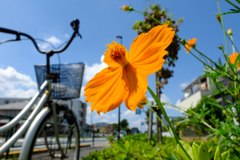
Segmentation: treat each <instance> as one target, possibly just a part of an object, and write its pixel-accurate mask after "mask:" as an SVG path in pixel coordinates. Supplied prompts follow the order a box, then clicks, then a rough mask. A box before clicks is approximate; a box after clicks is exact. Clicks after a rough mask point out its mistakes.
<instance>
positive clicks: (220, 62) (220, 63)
mask: <svg viewBox="0 0 240 160" xmlns="http://www.w3.org/2000/svg"><path fill="white" fill-rule="evenodd" d="M218 63H219V65H220V66H221V67H222V61H221V58H220V57H219V59H218Z"/></svg>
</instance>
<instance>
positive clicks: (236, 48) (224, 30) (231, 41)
mask: <svg viewBox="0 0 240 160" xmlns="http://www.w3.org/2000/svg"><path fill="white" fill-rule="evenodd" d="M220 25H221V27H222V29H223V26H222V23H220ZM224 32H225V34H226V35H227V37H228V39H229V40H230V41H231V43H232V45H233V46H234V48H235V49H236V51H237V52H239V51H238V49H237V47H236V45H235V44H234V42H233V39H231V38H230V36H229V35H228V33H227V32H226V31H225V30H224Z"/></svg>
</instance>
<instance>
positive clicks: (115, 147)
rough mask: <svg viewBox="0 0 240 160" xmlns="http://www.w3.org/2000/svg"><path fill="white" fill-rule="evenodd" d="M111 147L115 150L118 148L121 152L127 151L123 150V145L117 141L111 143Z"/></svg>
mask: <svg viewBox="0 0 240 160" xmlns="http://www.w3.org/2000/svg"><path fill="white" fill-rule="evenodd" d="M112 147H113V148H114V149H116V150H119V151H121V152H123V153H127V151H126V150H125V148H123V146H121V145H120V144H118V143H115V144H112Z"/></svg>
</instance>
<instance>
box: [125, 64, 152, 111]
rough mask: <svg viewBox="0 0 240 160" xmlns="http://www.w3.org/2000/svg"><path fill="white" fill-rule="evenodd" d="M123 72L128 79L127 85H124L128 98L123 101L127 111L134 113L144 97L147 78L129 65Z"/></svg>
mask: <svg viewBox="0 0 240 160" xmlns="http://www.w3.org/2000/svg"><path fill="white" fill-rule="evenodd" d="M125 71H126V74H127V78H128V83H126V85H127V87H128V97H127V99H126V100H125V105H126V107H127V108H128V109H130V110H134V111H135V110H136V107H137V106H138V104H139V103H141V101H142V99H143V97H145V94H146V90H147V86H148V81H147V76H146V75H145V74H143V73H142V72H139V71H138V70H137V69H136V68H134V67H132V66H131V65H130V64H129V65H128V66H127V67H126V68H125Z"/></svg>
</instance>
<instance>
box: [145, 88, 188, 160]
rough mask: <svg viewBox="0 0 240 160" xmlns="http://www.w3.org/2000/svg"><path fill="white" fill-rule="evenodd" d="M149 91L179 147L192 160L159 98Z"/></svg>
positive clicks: (149, 89)
mask: <svg viewBox="0 0 240 160" xmlns="http://www.w3.org/2000/svg"><path fill="white" fill-rule="evenodd" d="M148 91H149V92H150V94H151V95H152V97H153V99H154V100H155V102H156V103H157V106H158V107H159V109H160V110H161V111H162V113H163V116H164V117H165V119H166V121H167V122H168V124H169V127H170V128H171V130H172V133H173V135H174V138H175V140H176V142H177V143H178V144H179V146H180V147H181V148H182V150H183V151H184V152H185V154H186V155H187V156H188V158H189V159H190V160H192V158H191V157H190V156H189V155H188V153H187V151H186V150H185V149H184V148H183V146H182V144H181V143H180V142H179V139H178V136H177V134H176V131H175V129H174V128H173V126H172V124H171V122H170V120H169V117H168V115H167V113H166V111H165V109H164V107H163V106H162V104H161V102H160V100H159V99H158V98H157V96H156V95H155V93H154V92H153V91H152V90H151V88H150V87H148Z"/></svg>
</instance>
